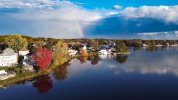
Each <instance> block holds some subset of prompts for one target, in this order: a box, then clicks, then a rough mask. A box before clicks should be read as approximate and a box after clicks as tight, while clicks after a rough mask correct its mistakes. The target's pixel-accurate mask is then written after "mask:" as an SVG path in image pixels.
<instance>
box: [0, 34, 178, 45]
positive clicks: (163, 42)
mask: <svg viewBox="0 0 178 100" xmlns="http://www.w3.org/2000/svg"><path fill="white" fill-rule="evenodd" d="M6 37H8V35H4V36H0V43H1V44H2V43H3V42H4V41H5V38H6ZM22 37H23V38H26V40H27V42H28V45H30V44H33V43H36V44H38V45H43V44H44V43H45V46H46V48H52V46H54V45H56V44H57V42H58V41H59V40H63V41H64V42H66V43H67V44H72V45H79V44H91V45H92V44H93V46H95V47H97V45H103V44H110V43H115V44H116V45H119V44H121V43H124V44H125V45H126V46H134V47H141V46H143V44H146V45H148V46H155V45H163V46H167V45H168V43H169V44H170V45H174V44H176V43H178V40H141V39H128V40H117V39H86V38H84V39H54V38H44V37H37V38H34V37H30V36H22ZM96 43H97V44H96Z"/></svg>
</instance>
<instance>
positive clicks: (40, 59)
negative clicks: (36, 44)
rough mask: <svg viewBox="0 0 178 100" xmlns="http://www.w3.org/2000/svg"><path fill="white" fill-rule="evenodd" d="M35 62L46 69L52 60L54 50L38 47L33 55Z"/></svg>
mask: <svg viewBox="0 0 178 100" xmlns="http://www.w3.org/2000/svg"><path fill="white" fill-rule="evenodd" d="M32 60H33V62H34V63H35V64H36V65H37V66H38V67H40V68H42V69H46V68H48V65H49V64H50V63H51V60H52V52H51V51H49V50H48V49H46V48H38V49H37V50H36V52H35V53H34V54H33V55H32Z"/></svg>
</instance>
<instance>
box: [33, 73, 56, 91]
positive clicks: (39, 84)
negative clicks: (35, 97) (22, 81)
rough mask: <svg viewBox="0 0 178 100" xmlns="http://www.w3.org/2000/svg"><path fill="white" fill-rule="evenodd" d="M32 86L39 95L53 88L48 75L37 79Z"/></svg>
mask: <svg viewBox="0 0 178 100" xmlns="http://www.w3.org/2000/svg"><path fill="white" fill-rule="evenodd" d="M33 86H34V87H35V88H37V90H38V92H39V93H46V92H48V90H49V89H51V88H52V87H53V85H52V81H51V78H50V77H49V76H48V75H45V76H42V77H40V78H38V79H37V80H36V81H35V82H34V83H33Z"/></svg>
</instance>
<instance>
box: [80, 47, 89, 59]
mask: <svg viewBox="0 0 178 100" xmlns="http://www.w3.org/2000/svg"><path fill="white" fill-rule="evenodd" d="M80 56H83V57H86V56H88V53H87V50H84V49H81V50H80Z"/></svg>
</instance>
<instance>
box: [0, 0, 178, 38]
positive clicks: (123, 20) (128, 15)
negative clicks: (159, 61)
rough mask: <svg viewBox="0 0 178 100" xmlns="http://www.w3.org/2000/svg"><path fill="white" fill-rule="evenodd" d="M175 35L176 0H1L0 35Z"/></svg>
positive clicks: (177, 21) (177, 28) (177, 25)
mask: <svg viewBox="0 0 178 100" xmlns="http://www.w3.org/2000/svg"><path fill="white" fill-rule="evenodd" d="M17 33H19V34H22V35H29V36H33V37H39V36H40V37H41V36H44V37H52V38H116V39H130V38H134V39H135V38H139V39H178V0H70V1H69V0H0V35H7V34H17Z"/></svg>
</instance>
